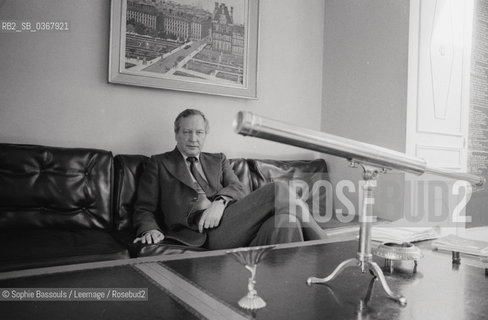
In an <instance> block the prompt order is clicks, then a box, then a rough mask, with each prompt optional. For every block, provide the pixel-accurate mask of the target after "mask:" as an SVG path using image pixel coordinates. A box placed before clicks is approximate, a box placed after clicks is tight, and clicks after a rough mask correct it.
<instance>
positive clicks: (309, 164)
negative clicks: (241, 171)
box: [248, 159, 329, 190]
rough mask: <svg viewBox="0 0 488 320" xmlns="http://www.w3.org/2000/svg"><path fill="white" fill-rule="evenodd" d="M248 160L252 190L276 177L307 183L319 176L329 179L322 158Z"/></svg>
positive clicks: (325, 164)
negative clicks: (300, 180)
mask: <svg viewBox="0 0 488 320" xmlns="http://www.w3.org/2000/svg"><path fill="white" fill-rule="evenodd" d="M248 162H249V166H250V170H251V171H252V175H251V177H252V178H251V180H252V181H251V185H252V186H251V188H252V190H256V189H259V188H261V187H262V186H264V185H266V184H268V183H270V182H273V181H276V180H278V179H286V180H290V179H302V180H304V181H306V182H307V183H313V182H314V181H316V180H317V179H319V178H320V179H324V180H329V175H328V171H327V163H326V162H325V160H324V159H315V160H248Z"/></svg>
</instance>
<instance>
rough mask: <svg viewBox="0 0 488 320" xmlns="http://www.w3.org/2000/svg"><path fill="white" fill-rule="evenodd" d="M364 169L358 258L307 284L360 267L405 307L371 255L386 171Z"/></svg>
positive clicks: (355, 164)
mask: <svg viewBox="0 0 488 320" xmlns="http://www.w3.org/2000/svg"><path fill="white" fill-rule="evenodd" d="M350 166H352V167H357V166H358V164H357V163H356V162H355V161H351V162H350ZM361 167H362V169H363V179H364V181H365V183H364V185H363V186H362V188H363V204H362V210H361V216H360V218H359V222H360V224H359V246H358V253H357V256H356V258H351V259H348V260H345V261H343V262H342V263H340V264H339V265H338V266H337V267H336V269H335V270H334V271H333V272H332V273H331V274H330V275H329V276H327V277H325V278H316V277H310V278H308V279H307V284H308V285H311V284H313V283H318V284H324V283H328V282H329V281H331V280H333V279H334V278H335V277H336V276H337V275H338V274H339V273H341V272H342V271H343V270H344V269H346V268H348V267H359V268H361V271H362V273H364V272H365V271H366V270H367V269H368V270H369V272H370V273H371V274H372V275H373V276H374V277H376V278H377V279H379V280H380V282H381V285H382V287H383V290H385V292H386V294H387V295H388V296H389V297H390V298H392V299H393V300H395V301H397V302H398V303H400V305H402V306H405V305H406V304H407V299H406V298H405V297H403V296H401V295H398V294H395V293H393V291H392V290H391V289H390V287H389V286H388V283H387V282H386V279H385V275H384V274H383V271H382V270H381V268H380V267H379V266H378V264H377V263H376V262H374V261H373V255H372V254H371V224H372V222H373V204H374V189H375V188H376V183H377V176H378V174H379V173H384V172H385V169H380V168H377V167H373V166H369V165H364V164H361Z"/></svg>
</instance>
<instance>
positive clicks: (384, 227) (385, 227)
mask: <svg viewBox="0 0 488 320" xmlns="http://www.w3.org/2000/svg"><path fill="white" fill-rule="evenodd" d="M439 234H440V229H439V227H437V226H435V227H432V226H428V227H418V226H414V224H412V223H409V222H407V221H406V220H404V219H400V220H397V221H394V222H391V223H383V224H379V225H375V226H373V228H372V231H371V239H372V240H373V241H379V242H393V243H399V244H401V243H404V242H416V241H422V240H431V239H437V238H438V237H439Z"/></svg>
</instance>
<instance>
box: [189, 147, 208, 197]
mask: <svg viewBox="0 0 488 320" xmlns="http://www.w3.org/2000/svg"><path fill="white" fill-rule="evenodd" d="M186 160H188V161H189V162H190V171H191V174H192V175H193V177H194V178H195V180H197V182H198V184H199V185H200V187H202V189H203V191H205V194H206V195H207V197H210V196H211V190H210V187H209V185H208V183H207V181H205V179H204V178H203V177H202V175H201V174H200V172H199V171H198V169H197V164H196V163H197V161H198V159H197V158H196V157H188V158H187V159H186Z"/></svg>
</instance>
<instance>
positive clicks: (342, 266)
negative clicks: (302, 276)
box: [307, 258, 359, 285]
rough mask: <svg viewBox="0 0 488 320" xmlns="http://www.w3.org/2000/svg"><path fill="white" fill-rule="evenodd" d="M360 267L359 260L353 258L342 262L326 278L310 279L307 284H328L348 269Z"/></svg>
mask: <svg viewBox="0 0 488 320" xmlns="http://www.w3.org/2000/svg"><path fill="white" fill-rule="evenodd" d="M357 266H359V260H358V259H356V258H351V259H347V260H344V261H342V262H341V263H340V264H339V265H338V266H337V268H336V269H335V270H334V271H333V272H332V273H331V274H330V275H329V276H328V277H326V278H316V277H310V278H308V279H307V284H308V285H311V284H312V283H327V282H329V281H331V280H332V279H334V278H335V277H336V276H337V275H338V274H339V273H341V271H342V270H344V269H346V268H348V267H357Z"/></svg>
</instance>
